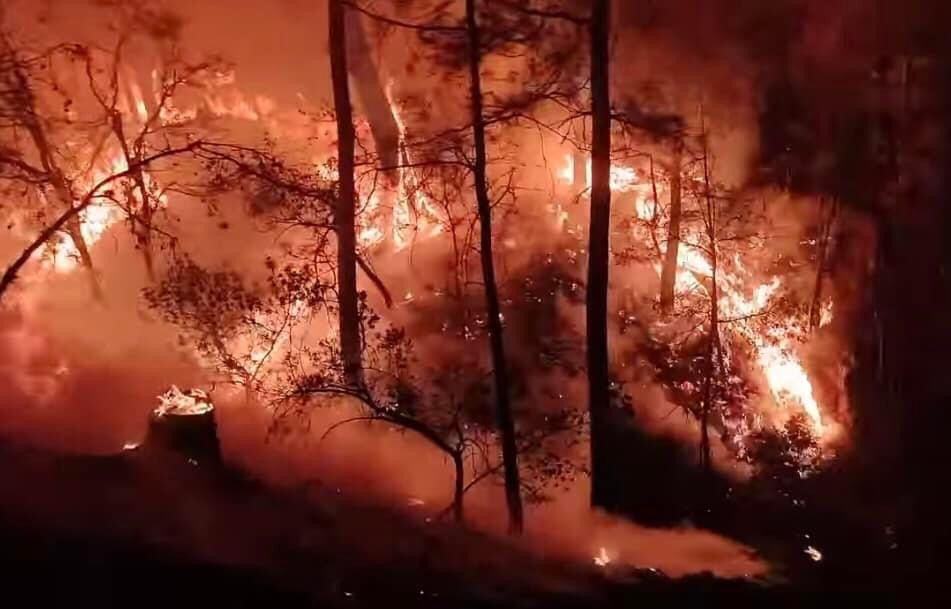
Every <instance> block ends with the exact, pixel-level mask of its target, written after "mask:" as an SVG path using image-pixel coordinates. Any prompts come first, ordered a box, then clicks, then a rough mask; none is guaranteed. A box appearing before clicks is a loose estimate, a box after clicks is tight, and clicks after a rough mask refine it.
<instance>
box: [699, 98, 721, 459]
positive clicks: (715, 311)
mask: <svg viewBox="0 0 951 609" xmlns="http://www.w3.org/2000/svg"><path fill="white" fill-rule="evenodd" d="M701 112H702V109H701ZM701 120H702V119H701ZM706 137H707V136H706V132H704V134H703V138H704V142H703V192H704V198H705V199H706V208H707V209H706V218H705V222H706V224H707V226H706V228H707V241H708V243H709V247H710V269H711V273H710V344H709V346H708V347H707V362H706V364H707V370H706V378H705V379H704V391H703V404H702V405H701V412H700V467H701V469H702V470H703V473H704V474H706V475H708V476H709V475H710V474H712V473H713V463H712V460H711V457H710V452H711V451H710V414H711V413H712V411H713V402H714V399H715V398H716V388H717V383H716V381H717V374H718V373H719V370H720V361H719V359H720V302H719V300H720V292H719V289H718V285H717V279H718V278H717V271H718V267H717V265H718V262H719V260H718V257H717V209H716V204H715V202H714V200H713V193H712V192H711V191H710V166H709V163H708V158H707V142H706Z"/></svg>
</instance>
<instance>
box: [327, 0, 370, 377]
mask: <svg viewBox="0 0 951 609" xmlns="http://www.w3.org/2000/svg"><path fill="white" fill-rule="evenodd" d="M328 10H329V28H330V31H329V39H330V72H331V78H332V80H333V97H334V110H335V114H336V117H337V157H338V158H337V164H338V165H337V170H338V175H339V180H340V182H339V198H338V201H337V209H336V213H335V214H334V224H335V229H336V232H337V301H338V307H339V312H338V315H339V323H340V355H341V359H342V360H343V372H344V378H345V379H346V381H347V383H349V384H351V385H359V384H361V382H362V378H363V375H362V372H361V369H362V363H361V346H362V345H361V339H360V311H359V299H358V296H357V253H356V247H357V237H356V226H355V222H356V220H355V208H356V186H355V184H354V175H353V173H354V148H355V145H356V133H355V131H354V128H353V108H352V106H351V104H350V87H349V84H348V82H347V31H346V13H345V9H344V6H343V0H330V2H329V9H328Z"/></svg>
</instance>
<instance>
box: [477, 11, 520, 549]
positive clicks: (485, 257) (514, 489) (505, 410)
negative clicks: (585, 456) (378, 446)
mask: <svg viewBox="0 0 951 609" xmlns="http://www.w3.org/2000/svg"><path fill="white" fill-rule="evenodd" d="M466 33H467V35H468V44H469V93H470V96H471V100H470V101H471V105H472V137H473V140H474V144H475V160H474V164H473V179H474V180H475V192H476V200H477V202H478V207H479V224H480V252H479V254H480V258H481V262H482V280H483V283H484V289H485V304H486V312H487V314H488V317H489V320H488V328H489V343H490V346H491V353H492V368H493V378H494V380H495V403H496V409H497V414H496V416H497V419H498V425H499V431H500V433H501V435H502V461H503V470H504V475H505V498H506V502H507V505H508V511H509V526H510V528H511V530H512V531H514V532H520V531H521V530H522V525H523V514H522V495H521V482H520V480H519V471H518V448H517V446H516V443H515V422H514V420H513V418H512V406H511V402H510V398H509V378H508V362H507V360H506V357H505V343H504V339H503V336H502V318H501V315H502V312H501V310H500V306H499V294H498V288H497V286H496V283H495V262H494V261H493V259H492V203H491V201H490V200H489V186H488V176H487V171H486V164H487V159H486V142H485V117H484V115H483V109H482V76H481V73H480V64H481V58H482V55H481V41H480V35H479V25H478V22H477V20H476V7H475V0H466Z"/></svg>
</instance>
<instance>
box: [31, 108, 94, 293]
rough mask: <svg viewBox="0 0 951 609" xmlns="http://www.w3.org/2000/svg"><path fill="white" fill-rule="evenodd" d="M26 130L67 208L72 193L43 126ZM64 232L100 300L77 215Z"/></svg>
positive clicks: (62, 203)
mask: <svg viewBox="0 0 951 609" xmlns="http://www.w3.org/2000/svg"><path fill="white" fill-rule="evenodd" d="M33 120H36V119H33ZM28 130H29V132H30V136H31V138H32V139H33V144H34V145H35V146H36V149H37V152H39V156H40V162H41V163H42V165H43V169H45V170H46V171H47V172H48V173H49V175H50V181H51V182H52V186H53V191H54V192H55V193H56V198H57V199H59V202H60V205H62V207H63V208H64V209H69V208H70V207H72V206H73V204H74V201H73V193H72V190H71V189H70V187H69V183H68V181H67V180H66V176H65V175H63V172H62V171H61V170H60V168H59V167H58V166H57V165H56V162H55V160H54V159H53V151H52V150H51V149H50V145H49V142H48V141H47V139H46V134H45V133H44V132H43V128H42V127H41V126H40V125H39V124H38V123H33V124H30V125H29V127H28ZM66 234H68V235H69V238H70V239H71V240H72V242H73V245H74V246H76V251H77V252H79V261H80V264H81V265H82V267H83V268H84V269H85V270H86V274H87V277H88V278H89V289H90V291H91V292H92V295H93V297H94V298H95V299H96V300H102V287H101V286H100V285H99V279H98V278H97V277H96V269H95V267H94V266H93V262H92V254H91V253H90V252H89V246H88V244H87V243H86V238H85V237H83V233H82V222H81V221H80V218H79V216H74V217H72V218H70V220H69V222H68V223H67V224H66Z"/></svg>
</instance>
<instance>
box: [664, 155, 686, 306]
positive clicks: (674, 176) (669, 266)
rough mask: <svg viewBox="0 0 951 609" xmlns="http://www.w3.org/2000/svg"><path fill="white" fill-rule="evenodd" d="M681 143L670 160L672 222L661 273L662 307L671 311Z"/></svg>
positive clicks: (678, 238)
mask: <svg viewBox="0 0 951 609" xmlns="http://www.w3.org/2000/svg"><path fill="white" fill-rule="evenodd" d="M681 154H682V150H681V144H680V142H676V143H675V144H674V149H673V152H672V154H671V160H670V222H669V223H668V225H667V251H666V252H665V254H664V266H663V268H662V269H661V274H660V308H661V310H663V311H664V312H670V310H671V309H673V307H674V286H675V285H676V283H677V256H678V254H679V253H680V216H681V207H682V204H681V200H682V187H681V178H680V173H681Z"/></svg>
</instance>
